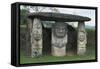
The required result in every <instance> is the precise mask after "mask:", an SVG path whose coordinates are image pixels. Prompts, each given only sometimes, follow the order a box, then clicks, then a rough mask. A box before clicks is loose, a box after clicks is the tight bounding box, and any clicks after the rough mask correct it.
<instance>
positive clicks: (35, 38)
mask: <svg viewBox="0 0 100 69" xmlns="http://www.w3.org/2000/svg"><path fill="white" fill-rule="evenodd" d="M31 46H32V47H31V49H32V51H31V53H32V57H34V56H39V55H42V24H41V21H40V20H39V19H37V18H34V20H33V26H32V31H31Z"/></svg>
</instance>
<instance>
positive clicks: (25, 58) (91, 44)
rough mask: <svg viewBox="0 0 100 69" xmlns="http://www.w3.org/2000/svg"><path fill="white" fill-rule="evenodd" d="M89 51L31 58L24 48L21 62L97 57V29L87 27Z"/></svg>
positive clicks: (76, 59) (90, 58) (75, 59)
mask: <svg viewBox="0 0 100 69" xmlns="http://www.w3.org/2000/svg"><path fill="white" fill-rule="evenodd" d="M87 38H88V43H87V52H86V54H85V55H82V56H79V55H74V56H64V57H55V56H51V55H47V56H40V57H35V58H31V57H29V56H26V55H25V53H24V52H23V50H21V52H20V64H27V63H43V62H59V61H78V60H93V59H95V31H94V30H90V29H87Z"/></svg>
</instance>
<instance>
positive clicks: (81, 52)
mask: <svg viewBox="0 0 100 69" xmlns="http://www.w3.org/2000/svg"><path fill="white" fill-rule="evenodd" d="M85 52H86V48H85V47H84V48H78V52H77V54H78V55H84V54H85Z"/></svg>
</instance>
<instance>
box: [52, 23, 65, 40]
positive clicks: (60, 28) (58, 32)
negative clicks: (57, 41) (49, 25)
mask: <svg viewBox="0 0 100 69" xmlns="http://www.w3.org/2000/svg"><path fill="white" fill-rule="evenodd" d="M66 28H67V27H66V25H65V24H63V23H56V24H55V26H54V29H53V30H54V31H53V32H54V35H55V36H56V37H58V38H63V37H64V36H65V35H66Z"/></svg>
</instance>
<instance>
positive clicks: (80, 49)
mask: <svg viewBox="0 0 100 69" xmlns="http://www.w3.org/2000/svg"><path fill="white" fill-rule="evenodd" d="M86 44H87V37H86V31H85V23H84V22H79V23H78V40H77V54H78V55H83V54H85V52H86Z"/></svg>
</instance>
